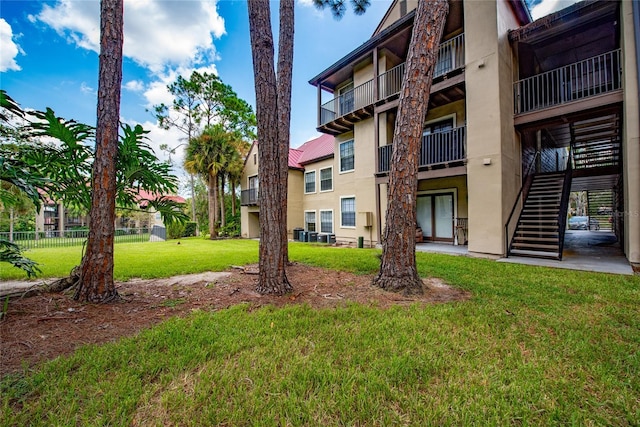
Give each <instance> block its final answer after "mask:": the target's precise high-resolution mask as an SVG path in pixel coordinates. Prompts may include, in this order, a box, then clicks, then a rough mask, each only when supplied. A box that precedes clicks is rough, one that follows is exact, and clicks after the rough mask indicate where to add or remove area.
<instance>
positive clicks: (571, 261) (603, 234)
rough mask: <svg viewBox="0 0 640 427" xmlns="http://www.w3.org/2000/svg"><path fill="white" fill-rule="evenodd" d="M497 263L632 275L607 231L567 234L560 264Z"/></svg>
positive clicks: (513, 258) (523, 259) (530, 260)
mask: <svg viewBox="0 0 640 427" xmlns="http://www.w3.org/2000/svg"><path fill="white" fill-rule="evenodd" d="M498 261H499V262H512V263H517V264H527V265H539V266H544V267H555V268H567V269H571V270H585V271H597V272H600V273H613V274H627V275H632V274H633V269H632V268H631V265H630V264H629V261H627V258H626V257H625V256H624V254H623V253H622V249H621V248H620V244H619V243H618V241H617V239H616V236H615V235H614V234H613V233H611V232H609V231H586V230H567V231H566V234H565V237H564V251H563V252H562V261H555V260H550V259H538V258H528V257H517V256H510V257H509V258H500V259H499V260H498Z"/></svg>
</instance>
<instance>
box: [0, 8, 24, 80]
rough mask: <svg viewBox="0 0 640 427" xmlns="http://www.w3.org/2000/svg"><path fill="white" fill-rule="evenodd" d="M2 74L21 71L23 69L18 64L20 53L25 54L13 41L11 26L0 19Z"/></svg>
mask: <svg viewBox="0 0 640 427" xmlns="http://www.w3.org/2000/svg"><path fill="white" fill-rule="evenodd" d="M0 45H2V49H0V72H5V71H9V70H12V71H20V70H21V68H20V66H19V65H18V63H17V62H16V57H17V56H18V53H22V54H24V52H23V51H22V49H20V46H19V45H18V44H16V43H15V42H14V40H13V30H12V29H11V25H9V23H8V22H7V21H5V20H4V19H2V18H0Z"/></svg>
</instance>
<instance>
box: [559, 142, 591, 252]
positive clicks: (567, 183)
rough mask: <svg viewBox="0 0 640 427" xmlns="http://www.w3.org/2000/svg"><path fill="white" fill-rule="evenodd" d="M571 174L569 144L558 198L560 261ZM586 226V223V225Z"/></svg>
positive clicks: (571, 162)
mask: <svg viewBox="0 0 640 427" xmlns="http://www.w3.org/2000/svg"><path fill="white" fill-rule="evenodd" d="M572 176H573V149H572V147H571V144H569V155H568V156H567V167H566V168H565V171H564V180H563V182H562V199H561V200H560V210H559V211H558V237H559V241H558V260H559V261H562V252H563V251H564V235H565V231H566V230H567V211H568V210H569V198H570V195H571V178H572ZM587 227H588V225H587Z"/></svg>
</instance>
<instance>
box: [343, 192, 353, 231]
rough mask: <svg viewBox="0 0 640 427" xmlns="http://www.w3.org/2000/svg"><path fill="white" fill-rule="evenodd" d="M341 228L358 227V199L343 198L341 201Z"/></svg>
mask: <svg viewBox="0 0 640 427" xmlns="http://www.w3.org/2000/svg"><path fill="white" fill-rule="evenodd" d="M340 215H341V216H340V226H341V227H355V226H356V198H355V197H342V198H341V199H340Z"/></svg>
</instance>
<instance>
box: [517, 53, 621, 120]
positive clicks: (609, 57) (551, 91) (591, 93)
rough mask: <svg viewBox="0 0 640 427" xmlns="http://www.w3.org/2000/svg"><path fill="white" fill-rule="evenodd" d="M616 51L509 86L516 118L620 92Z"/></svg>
mask: <svg viewBox="0 0 640 427" xmlns="http://www.w3.org/2000/svg"><path fill="white" fill-rule="evenodd" d="M620 55H621V53H620V49H617V50H613V51H610V52H607V53H604V54H602V55H598V56H594V57H592V58H588V59H585V60H583V61H579V62H574V63H573V64H569V65H566V66H564V67H560V68H556V69H554V70H551V71H547V72H545V73H542V74H537V75H535V76H532V77H529V78H526V79H522V80H518V81H517V82H515V83H514V84H513V91H514V101H515V108H514V112H515V114H516V115H518V114H524V113H529V112H533V111H539V110H543V109H546V108H551V107H556V106H560V105H564V104H568V103H570V102H573V101H578V100H583V99H587V98H592V97H595V96H598V95H604V94H606V93H610V92H614V91H617V90H619V89H622V61H621V57H620Z"/></svg>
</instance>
